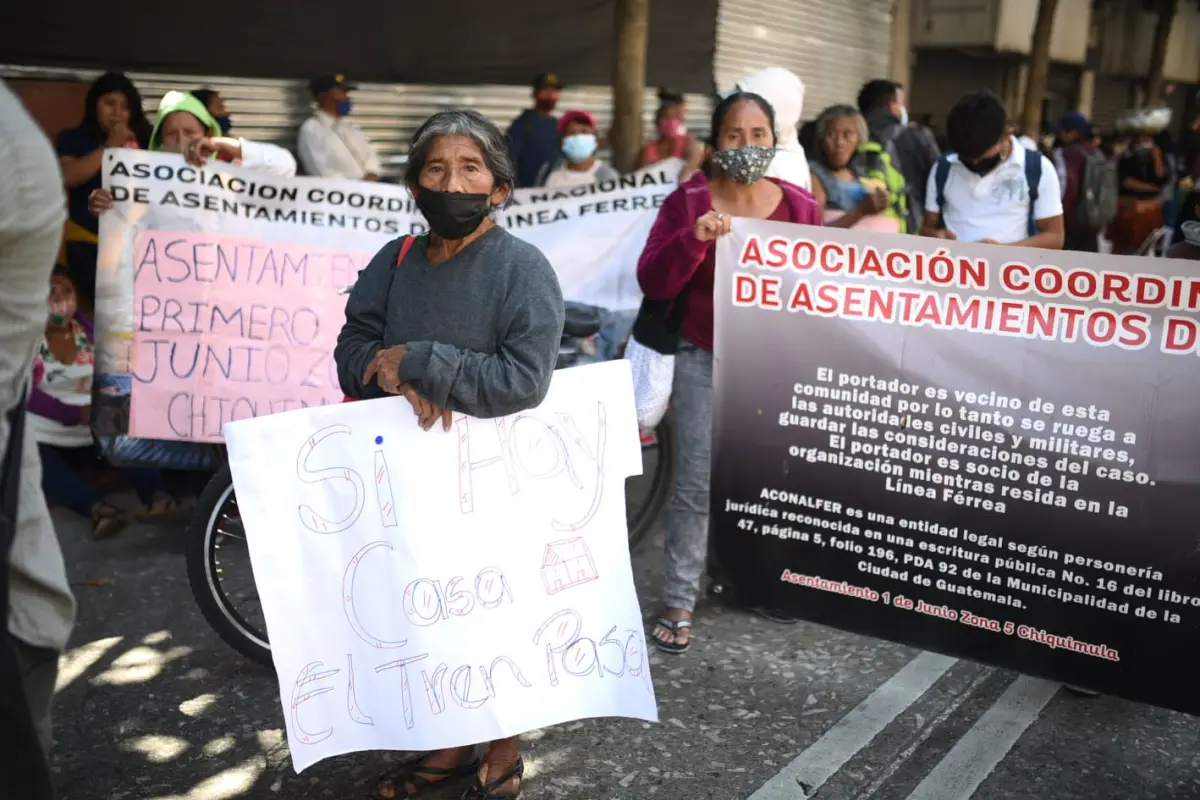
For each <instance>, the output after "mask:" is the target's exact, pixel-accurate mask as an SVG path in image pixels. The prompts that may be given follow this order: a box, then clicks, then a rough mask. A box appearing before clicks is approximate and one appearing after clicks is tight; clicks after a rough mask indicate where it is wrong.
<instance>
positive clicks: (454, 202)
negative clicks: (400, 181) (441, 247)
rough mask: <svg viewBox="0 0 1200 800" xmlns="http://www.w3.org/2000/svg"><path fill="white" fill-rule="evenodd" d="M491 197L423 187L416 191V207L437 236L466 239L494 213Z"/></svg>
mask: <svg viewBox="0 0 1200 800" xmlns="http://www.w3.org/2000/svg"><path fill="white" fill-rule="evenodd" d="M489 197H490V195H486V194H463V193H462V192H435V191H434V190H432V189H426V188H424V187H422V188H421V189H419V190H418V191H417V208H418V209H420V210H421V213H422V214H424V215H425V221H426V222H428V223H429V227H430V229H431V230H433V232H434V233H436V234H437V235H438V236H440V237H442V238H443V239H450V240H458V239H465V238H466V237H467V236H470V235H471V234H472V233H474V232H475V229H476V228H478V227H479V225H480V224H481V223H482V222H483V221H484V220H485V219H486V218H487V215H488V212H489V211H491V210H492V205H491V202H490V201H489Z"/></svg>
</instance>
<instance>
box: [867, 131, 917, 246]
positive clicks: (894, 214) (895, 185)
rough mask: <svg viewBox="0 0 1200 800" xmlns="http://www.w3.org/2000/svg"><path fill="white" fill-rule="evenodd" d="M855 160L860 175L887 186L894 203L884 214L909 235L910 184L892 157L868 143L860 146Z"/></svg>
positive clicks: (875, 143) (902, 231)
mask: <svg viewBox="0 0 1200 800" xmlns="http://www.w3.org/2000/svg"><path fill="white" fill-rule="evenodd" d="M854 158H855V165H856V166H857V167H858V171H859V175H861V176H862V177H864V178H868V179H870V180H877V181H883V183H884V184H885V185H886V186H887V190H888V196H890V197H891V198H892V203H891V206H890V207H889V208H888V209H887V210H886V211H884V212H883V213H884V215H885V216H888V217H891V218H893V219H895V220H896V221H897V222H899V223H900V233H908V184H907V183H906V182H905V180H904V173H903V172H901V171H900V170H898V169H896V167H895V166H893V164H892V157H891V156H889V155H888V154H887V152H886V151H885V150H884V149H883V146H882V145H881V144H879V143H878V142H867V143H866V144H864V145H862V146H860V147H859V148H858V153H857V154H855V156H854Z"/></svg>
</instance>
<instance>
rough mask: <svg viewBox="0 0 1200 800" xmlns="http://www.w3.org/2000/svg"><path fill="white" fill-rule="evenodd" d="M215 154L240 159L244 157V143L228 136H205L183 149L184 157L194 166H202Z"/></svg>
mask: <svg viewBox="0 0 1200 800" xmlns="http://www.w3.org/2000/svg"><path fill="white" fill-rule="evenodd" d="M214 155H219V156H222V157H224V158H230V159H234V160H236V159H239V158H241V157H242V143H241V142H240V141H238V140H237V139H230V138H229V137H228V136H218V137H208V136H206V137H204V138H203V139H197V140H196V141H194V142H192V143H191V144H190V145H188V148H187V150H185V151H183V158H184V160H185V161H187V162H188V163H189V164H191V165H192V166H193V167H202V166H204V162H206V161H208V159H209V158H210V157H212V156H214Z"/></svg>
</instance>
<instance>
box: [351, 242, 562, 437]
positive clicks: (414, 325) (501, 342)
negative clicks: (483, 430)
mask: <svg viewBox="0 0 1200 800" xmlns="http://www.w3.org/2000/svg"><path fill="white" fill-rule="evenodd" d="M402 242H403V237H402V238H400V239H396V240H395V241H392V242H389V243H388V244H386V245H384V247H383V249H382V250H380V251H379V252H378V253H376V254H375V257H374V258H373V259H371V263H370V264H368V265H367V268H366V269H365V270H363V271H362V273H361V274H360V275H359V278H358V282H357V283H356V284H355V285H354V291H353V292H352V293H351V294H350V298H349V300H348V301H347V303H346V325H345V327H343V328H342V332H341V334H340V335H339V336H338V342H337V348H336V349H335V350H334V359H335V360H336V361H337V370H338V379H339V381H340V382H341V385H342V391H343V392H344V393H345V394H346V395H347V396H348V397H353V398H361V399H367V398H373V397H384V396H385V393H384V392H383V390H382V389H380V388H379V386H378V384H377V383H376V382H375V381H372V383H371V385H369V386H364V385H363V382H362V376H363V372H365V371H366V369H367V365H368V364H369V363H370V362H371V359H372V358H374V357H375V354H376V353H377V352H379V350H380V349H382V348H385V347H395V346H396V345H398V344H404V345H407V346H408V352H407V354H406V355H405V357H404V360H403V361H401V362H400V379H401V380H402V381H406V382H408V383H410V384H411V385H412V387H413V388H414V389H416V390H417V392H418V393H419V394H420V395H421V396H422V397H424V398H426V399H428V400H430V401H431V402H433V403H435V404H437V405H439V406H441V407H442V408H448V409H451V410H452V411H458V412H461V413H463V414H469V415H470V416H473V417H481V418H490V417H502V416H506V415H508V414H515V413H517V412H519V411H526V410H528V409H531V408H535V407H536V406H538V405H539V404H540V403H541V402H542V400H543V399H545V397H546V392H547V390H548V389H549V388H550V378H551V376H552V374H553V372H554V366H555V362H556V361H557V359H558V346H559V342H560V340H561V338H562V330H563V298H562V290H561V289H560V288H559V285H558V277H557V276H556V275H555V274H554V269H553V268H552V267H551V266H550V262H549V261H547V260H546V257H545V256H544V255H542V253H541V251H540V250H538V249H537V248H536V247H534V246H533V245H531V244H529V243H527V242H524V241H522V240H521V239H518V238H517V237H515V236H513V235H512V234H510V233H509V232H508V231H506V230H504V229H503V228H499V227H497V228H493V229H492V230H489V231H488V232H487V233H485V234H483V235H482V236H480V237H479V238H478V239H476V240H475V241H474V242H472V243H471V244H469V245H468V246H467V247H466V248H465V249H464V250H462V251H461V252H459V253H458V254H456V255H455V256H453V257H452V258H450V259H449V260H448V261H444V262H442V263H441V264H437V265H430V263H429V262H428V261H427V260H426V258H425V247H426V245H427V243H428V239H427V238H426V237H420V238H418V239H417V241H416V242H414V244H413V246H412V247H411V248H410V249H409V251H408V253H407V255H405V257H404V263H403V264H401V265H400V266H399V267H397V266H396V257H397V256H398V255H399V254H400V245H401V243H402Z"/></svg>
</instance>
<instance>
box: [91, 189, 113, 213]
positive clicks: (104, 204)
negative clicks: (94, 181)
mask: <svg viewBox="0 0 1200 800" xmlns="http://www.w3.org/2000/svg"><path fill="white" fill-rule="evenodd" d="M112 207H113V196H112V192H110V191H109V190H108V189H93V190H92V193H91V194H89V195H88V211H90V212H92V214H93V216H97V217H98V216H100V215H101V214H103V213H104V212H105V211H108V210H109V209H110V208H112Z"/></svg>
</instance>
